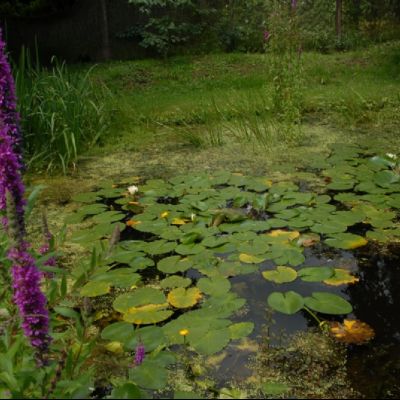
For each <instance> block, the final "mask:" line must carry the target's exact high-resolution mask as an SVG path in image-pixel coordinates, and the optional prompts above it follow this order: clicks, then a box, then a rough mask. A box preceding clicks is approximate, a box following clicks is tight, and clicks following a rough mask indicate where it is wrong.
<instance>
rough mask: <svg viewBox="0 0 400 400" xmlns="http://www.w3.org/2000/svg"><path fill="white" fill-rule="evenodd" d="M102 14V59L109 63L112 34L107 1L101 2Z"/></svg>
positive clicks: (102, 0)
mask: <svg viewBox="0 0 400 400" xmlns="http://www.w3.org/2000/svg"><path fill="white" fill-rule="evenodd" d="M100 13H101V18H100V22H101V23H100V26H101V32H100V33H101V37H102V49H101V57H102V59H103V60H104V61H107V60H109V59H110V58H111V47H110V33H109V29H108V12H107V0H100Z"/></svg>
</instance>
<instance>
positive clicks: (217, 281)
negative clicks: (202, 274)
mask: <svg viewBox="0 0 400 400" xmlns="http://www.w3.org/2000/svg"><path fill="white" fill-rule="evenodd" d="M197 287H198V288H199V289H200V290H201V291H202V292H203V293H205V294H208V295H210V296H222V295H224V294H225V293H228V292H229V290H230V288H231V283H230V281H229V279H226V278H223V277H220V276H216V277H213V278H201V279H199V281H198V283H197Z"/></svg>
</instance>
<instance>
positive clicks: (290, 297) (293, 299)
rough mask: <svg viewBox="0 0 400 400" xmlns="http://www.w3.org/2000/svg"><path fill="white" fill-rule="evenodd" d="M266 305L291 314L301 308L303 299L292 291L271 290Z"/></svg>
mask: <svg viewBox="0 0 400 400" xmlns="http://www.w3.org/2000/svg"><path fill="white" fill-rule="evenodd" d="M268 305H269V306H270V307H271V308H273V309H274V310H276V311H279V312H281V313H283V314H289V315H291V314H295V313H296V312H297V311H300V310H301V309H302V308H303V306H304V299H303V297H302V296H300V295H299V294H298V293H296V292H293V291H290V292H286V293H279V292H273V293H271V294H270V295H269V297H268Z"/></svg>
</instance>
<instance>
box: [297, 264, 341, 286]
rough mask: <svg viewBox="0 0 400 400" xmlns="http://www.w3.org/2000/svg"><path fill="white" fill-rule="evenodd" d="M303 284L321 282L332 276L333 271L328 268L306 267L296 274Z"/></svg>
mask: <svg viewBox="0 0 400 400" xmlns="http://www.w3.org/2000/svg"><path fill="white" fill-rule="evenodd" d="M297 274H298V276H299V277H300V278H301V280H303V281H304V282H322V281H324V280H325V279H329V278H331V277H332V276H333V274H334V270H333V268H330V267H307V268H302V269H300V270H299V271H298V272H297Z"/></svg>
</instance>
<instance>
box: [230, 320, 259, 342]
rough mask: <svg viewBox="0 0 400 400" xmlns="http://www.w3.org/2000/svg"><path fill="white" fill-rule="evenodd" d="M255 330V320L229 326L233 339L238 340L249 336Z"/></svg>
mask: <svg viewBox="0 0 400 400" xmlns="http://www.w3.org/2000/svg"><path fill="white" fill-rule="evenodd" d="M253 330H254V323H253V322H239V323H237V324H233V325H230V326H229V331H230V335H231V339H232V340H237V339H241V338H244V337H246V336H249V335H250V334H251V333H252V332H253Z"/></svg>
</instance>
